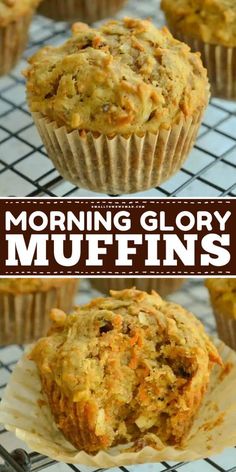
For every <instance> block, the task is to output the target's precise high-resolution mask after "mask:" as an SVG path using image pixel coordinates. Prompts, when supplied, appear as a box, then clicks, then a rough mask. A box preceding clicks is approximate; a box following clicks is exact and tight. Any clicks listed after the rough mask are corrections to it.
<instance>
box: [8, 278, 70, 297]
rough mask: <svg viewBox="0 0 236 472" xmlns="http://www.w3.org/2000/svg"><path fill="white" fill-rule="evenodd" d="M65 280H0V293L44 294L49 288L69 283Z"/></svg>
mask: <svg viewBox="0 0 236 472" xmlns="http://www.w3.org/2000/svg"><path fill="white" fill-rule="evenodd" d="M69 281H70V279H66V278H57V279H55V278H47V279H45V278H43V279H41V278H32V279H31V278H27V279H25V278H20V277H17V278H14V279H13V278H7V279H1V278H0V293H12V294H17V293H33V292H44V291H47V290H49V289H51V288H57V287H60V286H61V285H64V284H66V283H67V282H69Z"/></svg>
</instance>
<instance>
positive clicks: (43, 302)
mask: <svg viewBox="0 0 236 472" xmlns="http://www.w3.org/2000/svg"><path fill="white" fill-rule="evenodd" d="M76 286H77V280H76V279H65V278H62V279H55V278H54V279H53V278H46V279H41V278H34V279H33V278H26V279H23V278H15V279H12V278H7V279H1V278H0V345H2V344H24V343H28V342H31V341H34V340H36V339H38V338H40V336H44V335H45V334H46V332H47V329H48V326H49V319H48V315H49V312H50V310H51V309H52V308H54V307H57V308H61V309H63V310H66V311H69V310H70V309H71V308H72V306H73V302H74V297H75V293H76Z"/></svg>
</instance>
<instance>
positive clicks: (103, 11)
mask: <svg viewBox="0 0 236 472" xmlns="http://www.w3.org/2000/svg"><path fill="white" fill-rule="evenodd" d="M125 3H126V0H43V1H42V2H41V3H40V6H39V10H38V11H39V13H40V14H42V15H45V16H48V17H49V18H52V19H54V20H58V21H76V20H79V21H84V22H85V23H89V24H91V23H94V22H95V21H98V20H102V19H103V18H111V17H112V16H113V15H115V14H116V13H117V12H118V11H119V10H120V8H122V7H123V6H124V5H125Z"/></svg>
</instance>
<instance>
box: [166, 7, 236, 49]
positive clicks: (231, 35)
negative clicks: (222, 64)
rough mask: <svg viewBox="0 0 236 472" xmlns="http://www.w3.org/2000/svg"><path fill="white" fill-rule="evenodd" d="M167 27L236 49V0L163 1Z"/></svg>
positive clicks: (207, 41)
mask: <svg viewBox="0 0 236 472" xmlns="http://www.w3.org/2000/svg"><path fill="white" fill-rule="evenodd" d="M161 5H162V9H163V10H164V12H165V14H166V17H167V20H168V24H169V26H170V28H171V27H173V28H174V29H175V30H176V29H177V30H179V31H180V32H181V33H183V34H186V35H189V36H190V37H192V38H198V39H201V40H202V41H204V42H206V43H210V44H221V45H223V46H229V47H235V46H236V2H235V0H175V1H174V2H173V0H162V3H161Z"/></svg>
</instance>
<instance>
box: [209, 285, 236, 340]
mask: <svg viewBox="0 0 236 472" xmlns="http://www.w3.org/2000/svg"><path fill="white" fill-rule="evenodd" d="M206 286H207V288H208V290H209V294H210V298H211V303H212V307H213V310H214V315H215V320H216V325H217V330H218V334H219V337H220V339H222V341H224V342H225V343H226V344H228V346H230V347H231V348H232V349H236V279H227V278H224V279H221V278H219V279H207V280H206Z"/></svg>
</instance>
